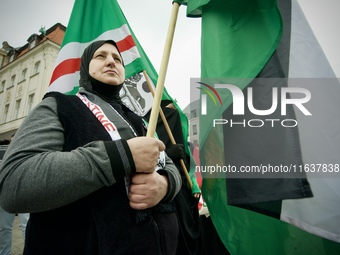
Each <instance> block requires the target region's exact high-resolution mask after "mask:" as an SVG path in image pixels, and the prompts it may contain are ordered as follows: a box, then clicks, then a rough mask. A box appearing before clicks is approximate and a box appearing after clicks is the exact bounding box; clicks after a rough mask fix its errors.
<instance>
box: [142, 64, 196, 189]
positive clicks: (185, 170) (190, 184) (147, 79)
mask: <svg viewBox="0 0 340 255" xmlns="http://www.w3.org/2000/svg"><path fill="white" fill-rule="evenodd" d="M143 74H144V77H145V79H146V83H147V84H148V87H149V90H150V91H151V94H152V95H153V96H154V95H155V91H154V89H153V87H152V85H151V82H150V79H149V76H148V74H147V73H146V71H145V70H143ZM159 114H160V116H161V118H162V121H163V123H164V127H165V129H166V132H167V133H168V135H169V138H170V141H171V143H172V144H176V140H175V138H174V136H173V134H172V131H171V129H170V127H169V123H168V121H167V119H166V118H165V115H164V112H163V110H162V108H161V107H159ZM180 163H181V167H182V169H183V172H184V174H185V178H186V179H187V181H188V183H189V187H190V189H192V182H191V179H190V176H189V173H188V170H187V167H186V166H185V163H184V160H183V159H181V160H180Z"/></svg>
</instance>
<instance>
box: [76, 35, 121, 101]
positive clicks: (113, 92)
mask: <svg viewBox="0 0 340 255" xmlns="http://www.w3.org/2000/svg"><path fill="white" fill-rule="evenodd" d="M104 43H110V44H112V45H113V46H115V47H116V48H117V50H118V53H119V55H120V56H121V54H120V51H119V49H118V46H117V44H116V43H115V42H114V41H113V40H100V41H95V42H93V43H91V44H90V45H89V46H88V47H87V48H86V49H85V50H84V52H83V55H82V57H81V64H80V80H79V86H80V87H83V88H84V89H85V90H87V91H89V92H93V93H95V94H99V95H100V96H101V97H103V96H104V98H105V99H118V100H119V91H120V90H121V88H122V86H123V83H122V84H119V85H116V86H111V85H110V86H108V85H107V84H105V83H102V82H100V81H98V80H96V79H95V78H93V77H92V76H91V75H90V73H89V65H90V62H91V60H92V57H93V54H94V53H95V51H96V50H98V49H99V48H100V47H101V46H102V45H103V44H104ZM121 57H122V56H121Z"/></svg>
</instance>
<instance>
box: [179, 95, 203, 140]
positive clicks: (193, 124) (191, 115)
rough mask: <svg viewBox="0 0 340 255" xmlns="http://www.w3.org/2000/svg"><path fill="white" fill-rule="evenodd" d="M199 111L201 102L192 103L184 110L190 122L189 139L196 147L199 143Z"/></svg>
mask: <svg viewBox="0 0 340 255" xmlns="http://www.w3.org/2000/svg"><path fill="white" fill-rule="evenodd" d="M199 111H200V105H199V100H196V101H194V102H191V103H190V104H189V105H188V106H187V107H185V108H184V110H183V112H184V113H185V115H186V116H187V118H188V121H189V138H188V139H189V141H190V142H191V143H193V144H194V145H195V146H197V145H198V143H199Z"/></svg>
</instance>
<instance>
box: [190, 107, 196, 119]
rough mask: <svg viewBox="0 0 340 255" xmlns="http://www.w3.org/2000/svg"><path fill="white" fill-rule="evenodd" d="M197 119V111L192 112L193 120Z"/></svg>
mask: <svg viewBox="0 0 340 255" xmlns="http://www.w3.org/2000/svg"><path fill="white" fill-rule="evenodd" d="M196 117H197V112H196V109H195V110H192V111H191V118H196Z"/></svg>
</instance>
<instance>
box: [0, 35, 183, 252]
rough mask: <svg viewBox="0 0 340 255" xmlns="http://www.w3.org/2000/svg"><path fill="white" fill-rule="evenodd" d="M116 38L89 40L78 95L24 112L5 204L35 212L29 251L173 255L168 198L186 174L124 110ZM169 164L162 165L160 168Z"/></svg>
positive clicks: (1, 187) (50, 99)
mask: <svg viewBox="0 0 340 255" xmlns="http://www.w3.org/2000/svg"><path fill="white" fill-rule="evenodd" d="M124 79H125V70H124V63H123V59H122V57H121V55H120V52H119V50H118V48H117V45H116V43H115V42H114V41H112V40H108V41H97V42H94V43H92V44H90V45H89V46H88V47H87V48H86V49H85V51H84V53H83V56H82V58H81V70H80V81H79V85H80V89H79V93H78V94H77V95H76V96H67V95H64V94H61V93H58V92H52V93H48V94H47V95H46V96H45V99H44V100H43V101H42V102H41V103H40V104H39V105H38V106H37V107H36V108H34V110H32V112H31V113H30V114H29V115H28V116H27V117H26V119H25V121H24V123H23V124H22V125H21V127H20V128H19V130H18V131H17V133H16V137H15V140H14V141H13V142H12V144H11V145H10V147H9V148H8V150H7V152H6V155H5V157H4V161H3V167H2V169H1V172H0V191H1V193H0V204H1V206H2V207H3V208H4V209H5V210H7V211H9V212H16V213H18V212H30V213H31V215H30V220H29V223H28V225H27V229H26V241H25V248H24V254H34V255H39V254H44V255H45V254H58V255H60V254H63V255H64V254H70V255H71V254H72V255H75V254H174V253H175V251H176V246H177V235H178V225H177V220H176V216H175V213H174V209H173V207H172V206H171V205H170V204H169V202H170V201H171V200H172V199H173V198H174V196H175V195H176V194H177V192H178V191H179V189H180V185H181V184H180V183H181V181H180V176H179V173H178V171H177V169H176V167H175V166H174V164H173V163H172V161H171V160H170V159H169V158H168V157H167V156H166V155H165V153H164V152H163V151H164V149H165V146H164V144H163V143H162V142H161V141H159V140H157V139H155V138H150V137H145V136H143V135H145V129H144V125H143V122H142V120H141V119H140V118H139V117H138V116H137V115H135V114H134V113H133V112H131V111H130V110H129V109H128V108H127V107H125V106H124V105H123V104H122V102H121V100H120V98H119V90H120V89H121V87H122V86H123V82H124ZM159 163H161V167H158V169H157V170H156V171H155V169H156V165H159Z"/></svg>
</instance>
